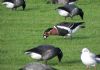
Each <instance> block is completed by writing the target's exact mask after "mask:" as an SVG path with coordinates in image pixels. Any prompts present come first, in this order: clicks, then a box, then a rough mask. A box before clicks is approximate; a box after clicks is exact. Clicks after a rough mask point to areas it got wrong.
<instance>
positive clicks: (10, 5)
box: [2, 2, 14, 8]
mask: <svg viewBox="0 0 100 70" xmlns="http://www.w3.org/2000/svg"><path fill="white" fill-rule="evenodd" d="M2 4H3V5H6V7H7V8H13V7H14V4H13V3H11V2H3V3H2Z"/></svg>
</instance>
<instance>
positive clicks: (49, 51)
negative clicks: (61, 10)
mask: <svg viewBox="0 0 100 70" xmlns="http://www.w3.org/2000/svg"><path fill="white" fill-rule="evenodd" d="M25 54H28V55H30V56H31V57H32V58H33V59H36V60H43V61H45V64H47V60H49V59H52V58H53V57H55V56H57V57H58V59H59V62H61V59H62V57H63V53H62V51H61V49H60V48H56V47H54V46H52V45H39V46H38V47H36V48H32V49H29V50H27V51H25Z"/></svg>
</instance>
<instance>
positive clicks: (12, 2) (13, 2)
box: [2, 0, 26, 10]
mask: <svg viewBox="0 0 100 70" xmlns="http://www.w3.org/2000/svg"><path fill="white" fill-rule="evenodd" d="M2 4H3V5H6V7H7V8H10V9H17V7H20V6H22V8H23V10H24V9H25V7H26V4H25V0H4V1H3V3H2Z"/></svg>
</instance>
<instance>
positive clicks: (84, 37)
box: [72, 36, 91, 40]
mask: <svg viewBox="0 0 100 70" xmlns="http://www.w3.org/2000/svg"><path fill="white" fill-rule="evenodd" d="M89 38H91V37H89V36H83V37H82V36H78V37H77V36H76V37H72V40H73V39H77V40H78V39H89Z"/></svg>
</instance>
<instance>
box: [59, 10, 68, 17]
mask: <svg viewBox="0 0 100 70" xmlns="http://www.w3.org/2000/svg"><path fill="white" fill-rule="evenodd" d="M58 13H59V15H61V16H69V13H68V12H67V11H65V10H62V9H58Z"/></svg>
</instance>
